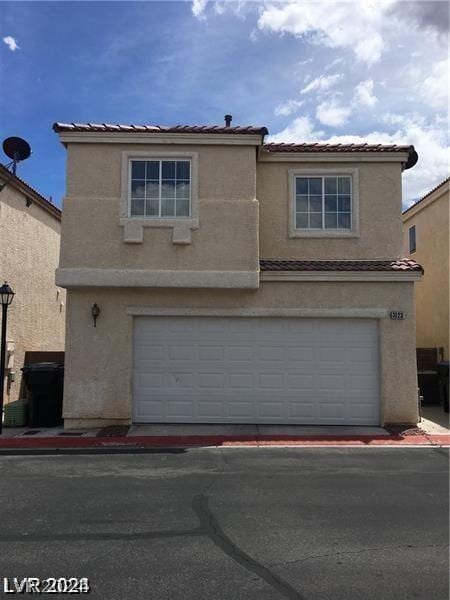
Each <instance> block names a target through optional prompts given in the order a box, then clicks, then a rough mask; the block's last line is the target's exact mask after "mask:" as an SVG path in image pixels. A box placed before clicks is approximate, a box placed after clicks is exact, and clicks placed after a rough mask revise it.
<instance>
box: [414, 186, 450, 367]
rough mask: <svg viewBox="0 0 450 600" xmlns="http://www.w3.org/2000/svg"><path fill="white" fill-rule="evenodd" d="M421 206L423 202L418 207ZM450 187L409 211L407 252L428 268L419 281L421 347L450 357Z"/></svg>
mask: <svg viewBox="0 0 450 600" xmlns="http://www.w3.org/2000/svg"><path fill="white" fill-rule="evenodd" d="M417 208H419V206H418V207H417ZM449 210H450V204H449V191H448V183H447V185H446V186H444V189H443V190H441V191H440V193H439V195H437V197H436V198H435V199H434V198H432V199H431V201H430V202H427V201H424V206H423V207H422V208H420V210H418V212H416V211H415V209H412V210H411V215H408V213H406V214H405V220H404V226H403V252H404V255H405V256H411V258H413V259H414V260H416V261H417V262H419V263H420V264H421V265H422V266H423V267H424V270H425V273H424V276H423V278H422V280H421V281H419V282H417V284H416V327H417V347H418V348H444V356H445V360H448V359H449V335H450V329H449V327H450V323H449V312H450V306H449V267H450V265H449V256H450V248H449ZM413 226H415V227H416V251H415V252H413V253H412V254H410V252H409V230H410V228H411V227H413Z"/></svg>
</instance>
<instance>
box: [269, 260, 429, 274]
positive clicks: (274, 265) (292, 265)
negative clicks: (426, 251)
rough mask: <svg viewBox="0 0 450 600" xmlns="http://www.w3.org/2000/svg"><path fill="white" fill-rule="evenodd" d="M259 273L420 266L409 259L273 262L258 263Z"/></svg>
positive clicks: (367, 269) (413, 269)
mask: <svg viewBox="0 0 450 600" xmlns="http://www.w3.org/2000/svg"><path fill="white" fill-rule="evenodd" d="M259 265H260V270H261V271H416V272H420V273H423V268H422V266H421V265H419V264H418V263H416V261H414V260H410V259H409V258H402V259H399V260H274V259H262V260H260V261H259Z"/></svg>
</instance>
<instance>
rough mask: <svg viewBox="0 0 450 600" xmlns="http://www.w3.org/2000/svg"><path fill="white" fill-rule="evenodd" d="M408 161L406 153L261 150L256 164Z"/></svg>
mask: <svg viewBox="0 0 450 600" xmlns="http://www.w3.org/2000/svg"><path fill="white" fill-rule="evenodd" d="M407 160H408V153H407V152H379V153H377V152H372V153H369V152H351V151H349V152H267V151H265V150H261V151H260V152H259V156H258V162H301V163H305V162H315V163H321V162H324V163H325V162H334V163H342V162H351V163H362V162H363V163H364V162H399V163H405V162H406V161H407Z"/></svg>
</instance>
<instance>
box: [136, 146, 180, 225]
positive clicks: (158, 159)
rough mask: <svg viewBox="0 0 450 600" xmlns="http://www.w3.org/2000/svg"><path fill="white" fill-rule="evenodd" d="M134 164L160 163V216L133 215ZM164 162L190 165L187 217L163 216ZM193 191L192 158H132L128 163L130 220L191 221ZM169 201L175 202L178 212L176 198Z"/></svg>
mask: <svg viewBox="0 0 450 600" xmlns="http://www.w3.org/2000/svg"><path fill="white" fill-rule="evenodd" d="M133 162H158V163H159V168H158V198H157V200H158V214H157V215H132V214H131V202H132V200H133V199H134V198H133V197H132V183H133V177H132V170H133ZM163 162H188V163H189V196H188V198H187V200H188V201H189V211H188V214H187V215H186V216H178V215H173V216H171V215H161V206H162V200H164V199H165V198H163V197H162V193H161V190H162V182H163V176H162V164H163ZM144 181H145V182H147V181H148V179H147V178H145V179H144ZM174 181H175V182H176V181H177V180H176V178H175V179H174ZM191 189H192V161H191V159H190V158H186V157H183V158H175V157H172V158H168V157H165V158H157V157H153V158H151V159H149V158H137V157H130V158H129V161H128V218H129V219H134V218H138V219H154V220H156V219H171V220H173V219H180V220H183V221H185V220H189V219H190V218H191V212H192V207H191V197H192V193H191ZM143 200H144V203H145V202H146V200H147V198H146V197H144V198H143ZM169 200H174V201H175V212H176V199H175V198H169Z"/></svg>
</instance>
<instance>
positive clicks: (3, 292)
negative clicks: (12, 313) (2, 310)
mask: <svg viewBox="0 0 450 600" xmlns="http://www.w3.org/2000/svg"><path fill="white" fill-rule="evenodd" d="M13 298H14V292H13V291H12V289H11V288H10V287H9V285H8V283H7V282H6V281H5V283H4V284H3V285H2V286H1V287H0V300H1V302H2V306H9V305H10V304H11V302H12V301H13Z"/></svg>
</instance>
